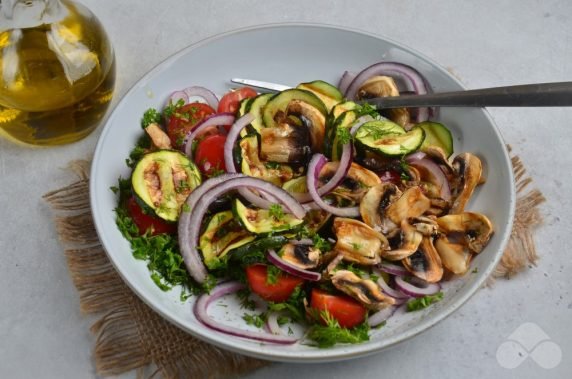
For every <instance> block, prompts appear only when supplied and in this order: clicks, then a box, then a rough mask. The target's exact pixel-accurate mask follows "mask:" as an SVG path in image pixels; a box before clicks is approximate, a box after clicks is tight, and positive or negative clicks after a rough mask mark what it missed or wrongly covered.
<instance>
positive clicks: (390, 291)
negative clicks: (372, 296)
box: [377, 278, 411, 299]
mask: <svg viewBox="0 0 572 379" xmlns="http://www.w3.org/2000/svg"><path fill="white" fill-rule="evenodd" d="M377 284H378V285H379V286H380V287H381V289H382V290H383V292H385V293H386V294H388V295H389V296H391V297H392V298H394V299H408V298H410V297H411V296H409V295H406V294H404V293H403V292H401V291H399V290H395V289H393V288H391V287H390V286H389V284H387V283H386V282H385V280H383V278H379V279H378V280H377Z"/></svg>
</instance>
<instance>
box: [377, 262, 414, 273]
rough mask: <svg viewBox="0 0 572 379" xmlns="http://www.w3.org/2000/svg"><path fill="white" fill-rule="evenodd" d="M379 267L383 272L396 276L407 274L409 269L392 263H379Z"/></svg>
mask: <svg viewBox="0 0 572 379" xmlns="http://www.w3.org/2000/svg"><path fill="white" fill-rule="evenodd" d="M379 269H380V270H381V271H383V272H386V273H388V274H391V275H396V276H407V275H409V271H407V269H406V268H405V267H403V266H398V265H394V264H392V263H385V262H384V263H381V264H380V265H379Z"/></svg>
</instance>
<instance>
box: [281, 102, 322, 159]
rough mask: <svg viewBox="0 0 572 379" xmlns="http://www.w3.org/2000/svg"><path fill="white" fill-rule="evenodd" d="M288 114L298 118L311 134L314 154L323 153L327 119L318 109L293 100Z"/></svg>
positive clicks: (287, 111)
mask: <svg viewBox="0 0 572 379" xmlns="http://www.w3.org/2000/svg"><path fill="white" fill-rule="evenodd" d="M286 113H287V114H289V115H294V116H296V117H298V118H299V119H300V120H301V121H302V123H303V124H304V126H305V127H306V128H307V129H308V131H309V133H310V142H311V146H312V151H313V152H314V153H317V152H320V151H322V146H323V144H324V135H325V134H326V118H325V117H324V115H323V114H322V113H321V112H320V111H319V110H318V109H316V108H314V107H313V106H311V105H310V104H308V103H306V102H303V101H301V100H292V101H290V103H289V104H288V107H287V108H286Z"/></svg>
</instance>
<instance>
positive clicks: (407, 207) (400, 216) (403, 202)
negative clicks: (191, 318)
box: [386, 187, 431, 225]
mask: <svg viewBox="0 0 572 379" xmlns="http://www.w3.org/2000/svg"><path fill="white" fill-rule="evenodd" d="M430 207H431V200H429V198H428V197H427V196H425V195H424V194H423V192H422V191H421V188H420V187H410V188H408V189H406V190H405V192H403V195H401V197H400V198H399V199H398V200H397V201H395V202H393V203H392V204H391V205H390V206H389V207H387V211H386V215H387V217H389V219H390V220H391V221H393V222H394V223H395V224H397V225H400V224H401V222H402V221H403V220H407V219H409V218H414V217H419V216H421V215H422V214H423V213H425V211H427V210H428V209H429V208H430Z"/></svg>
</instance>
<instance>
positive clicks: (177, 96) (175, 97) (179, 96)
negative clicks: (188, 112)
mask: <svg viewBox="0 0 572 379" xmlns="http://www.w3.org/2000/svg"><path fill="white" fill-rule="evenodd" d="M179 100H183V102H184V103H185V104H188V103H189V97H188V96H187V94H186V93H185V92H184V91H175V92H173V93H172V94H171V96H169V102H170V103H171V104H177V103H178V102H179Z"/></svg>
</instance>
